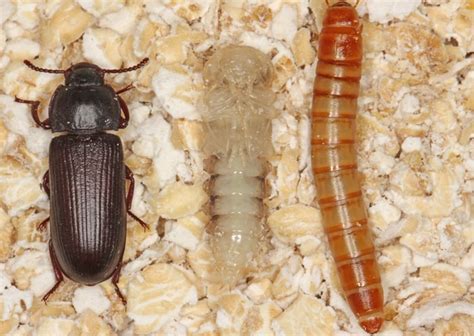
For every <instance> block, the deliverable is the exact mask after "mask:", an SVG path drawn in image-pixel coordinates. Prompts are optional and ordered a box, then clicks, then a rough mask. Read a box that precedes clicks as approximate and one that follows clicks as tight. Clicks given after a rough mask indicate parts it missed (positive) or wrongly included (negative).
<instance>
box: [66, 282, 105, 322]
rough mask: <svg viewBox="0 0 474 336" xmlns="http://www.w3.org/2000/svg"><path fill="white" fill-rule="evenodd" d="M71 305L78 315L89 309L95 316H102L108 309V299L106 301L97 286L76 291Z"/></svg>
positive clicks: (80, 288) (102, 292)
mask: <svg viewBox="0 0 474 336" xmlns="http://www.w3.org/2000/svg"><path fill="white" fill-rule="evenodd" d="M72 304H73V306H74V309H75V310H76V311H77V312H78V313H82V312H83V311H85V310H86V309H90V310H92V311H93V312H94V313H96V314H97V315H100V314H102V313H103V312H105V311H106V310H107V309H109V307H110V301H109V299H107V297H106V296H105V294H104V291H103V290H102V288H101V287H100V286H98V285H97V286H93V287H79V288H78V289H76V290H75V291H74V297H73V298H72Z"/></svg>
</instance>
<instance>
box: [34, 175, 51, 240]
mask: <svg viewBox="0 0 474 336" xmlns="http://www.w3.org/2000/svg"><path fill="white" fill-rule="evenodd" d="M41 185H42V186H43V189H44V191H45V192H46V194H48V197H49V170H48V171H47V172H46V173H44V175H43V182H42V183H41ZM48 222H49V217H48V218H46V219H45V220H44V221H42V222H41V223H39V224H38V226H37V229H38V230H39V231H44V229H46V224H48Z"/></svg>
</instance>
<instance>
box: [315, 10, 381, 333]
mask: <svg viewBox="0 0 474 336" xmlns="http://www.w3.org/2000/svg"><path fill="white" fill-rule="evenodd" d="M361 29H362V26H361V24H360V22H359V19H358V14H357V12H356V10H355V8H354V7H353V6H351V5H350V4H349V3H347V2H345V1H339V2H337V3H335V4H334V5H332V6H329V7H328V10H327V12H326V16H325V18H324V22H323V28H322V31H321V34H320V36H319V48H318V65H317V69H316V74H317V77H316V80H315V85H314V92H313V107H312V139H311V144H312V151H311V154H312V164H313V173H314V178H315V183H316V188H317V192H318V201H319V206H320V208H321V213H322V218H323V225H324V230H325V232H326V235H327V238H328V241H329V246H330V248H331V252H332V255H333V257H334V260H335V262H336V267H337V271H338V275H339V280H340V283H341V285H342V289H343V291H344V294H345V296H346V299H347V301H348V303H349V305H350V307H351V308H352V311H353V312H354V313H355V315H356V316H357V317H358V319H359V322H360V324H361V326H362V327H363V328H364V329H365V330H366V331H367V332H370V333H374V332H376V331H378V330H379V329H380V327H381V325H382V323H383V291H382V287H381V284H380V274H379V268H378V265H377V260H376V256H375V248H374V244H373V242H372V236H371V232H370V228H369V227H368V225H367V215H366V209H365V205H364V200H363V198H362V192H361V188H360V184H359V179H358V172H357V154H356V150H355V118H356V115H357V98H358V95H359V81H360V77H361V62H362V38H361Z"/></svg>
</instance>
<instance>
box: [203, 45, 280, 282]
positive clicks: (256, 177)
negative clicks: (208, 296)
mask: <svg viewBox="0 0 474 336" xmlns="http://www.w3.org/2000/svg"><path fill="white" fill-rule="evenodd" d="M272 71H273V70H272V64H271V62H270V60H269V59H268V58H267V56H266V55H265V54H263V53H261V52H260V51H258V50H256V49H254V48H250V47H243V46H230V47H226V48H223V49H221V50H219V51H217V52H216V53H215V54H214V55H213V56H212V57H211V59H210V60H209V61H208V62H207V63H206V67H205V70H204V79H205V81H206V84H207V85H208V87H209V90H208V91H207V93H206V95H205V97H204V104H205V111H204V113H203V119H204V122H205V123H206V126H207V130H208V137H207V141H206V146H205V151H206V153H207V154H208V155H210V156H214V157H215V159H216V160H215V164H214V167H213V169H212V178H211V183H210V188H209V189H210V194H211V216H212V221H211V227H210V230H209V233H210V234H211V238H210V244H211V249H212V251H213V254H214V257H215V259H216V269H217V273H218V275H219V277H220V281H221V282H223V283H226V284H229V285H231V286H232V285H235V284H236V283H237V282H238V281H239V280H240V278H242V277H243V276H244V275H245V274H246V272H247V270H248V267H249V264H250V262H251V261H252V259H253V258H254V257H255V255H256V253H257V251H258V249H259V245H260V241H261V240H262V236H263V232H264V230H263V221H264V217H265V216H264V215H265V209H264V205H263V199H264V197H265V192H264V178H265V175H266V172H265V161H264V158H265V156H267V155H268V153H269V151H270V150H271V118H272V117H273V113H272V111H273V109H272V103H273V99H274V95H273V92H272V91H271V89H270V88H269V87H268V85H269V84H270V83H271V76H272Z"/></svg>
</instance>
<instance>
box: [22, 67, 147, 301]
mask: <svg viewBox="0 0 474 336" xmlns="http://www.w3.org/2000/svg"><path fill="white" fill-rule="evenodd" d="M147 62H148V59H147V58H145V59H144V60H142V61H141V62H140V63H138V64H137V65H135V66H132V67H129V68H122V69H113V70H108V69H101V68H100V67H98V66H96V65H94V64H90V63H78V64H74V65H72V66H71V67H70V68H68V69H67V70H52V69H44V68H39V67H37V66H35V65H33V64H32V63H31V62H29V61H24V63H25V64H26V65H27V66H28V67H29V68H31V69H33V70H35V71H39V72H46V73H57V74H64V76H65V78H66V81H65V85H60V86H59V87H58V88H57V89H56V91H55V92H54V94H53V97H52V99H51V103H50V105H49V110H48V112H49V118H48V119H46V120H44V121H41V120H40V118H39V114H38V108H39V104H40V102H39V101H31V100H24V99H20V98H16V101H17V102H20V103H26V104H30V105H31V113H32V115H33V119H34V120H35V122H36V124H37V125H38V126H40V127H42V128H44V129H51V130H52V131H53V132H65V133H66V134H64V135H60V136H58V137H55V138H54V139H53V140H52V142H51V145H50V151H49V171H48V172H46V174H45V175H44V177H43V188H44V190H45V191H46V193H47V194H48V195H49V197H50V200H51V217H50V218H47V219H46V220H45V221H43V222H42V223H41V224H40V225H39V228H40V229H44V228H45V225H46V223H47V222H48V220H49V221H50V241H49V253H50V256H51V262H52V264H53V269H54V273H55V276H56V284H55V285H54V287H53V288H52V289H51V290H50V291H49V292H48V293H47V294H46V295H45V296H44V297H43V300H44V301H46V300H47V299H48V297H49V296H50V295H51V294H52V293H53V292H54V291H55V290H56V289H57V288H58V286H59V285H60V283H61V282H62V281H63V275H66V276H67V277H68V278H70V279H72V280H74V281H76V282H79V283H81V284H84V285H95V284H97V283H100V282H102V281H105V280H106V279H108V278H110V277H112V283H113V284H114V286H115V291H116V293H117V295H118V296H119V297H120V299H121V300H122V302H123V303H124V304H125V303H126V300H125V298H124V297H123V295H122V293H121V292H120V289H119V288H118V286H117V283H118V280H119V276H120V268H121V264H122V257H123V252H124V250H125V239H126V216H127V213H128V214H129V215H130V216H131V217H133V218H134V219H135V220H137V221H138V222H139V223H140V224H141V225H142V226H143V227H144V228H145V229H147V228H148V225H147V224H145V223H144V222H143V221H142V220H140V219H139V218H138V217H137V216H135V215H134V214H133V213H132V212H131V211H130V208H131V204H132V198H133V189H134V179H133V175H132V172H131V171H130V169H129V168H128V167H127V166H125V164H124V161H123V149H122V143H121V141H120V138H119V137H118V136H116V135H114V134H108V133H105V131H110V130H117V129H119V128H125V127H126V126H127V124H128V120H129V113H128V108H127V105H126V104H125V101H124V100H123V99H122V98H121V97H120V96H119V94H120V93H122V92H125V91H127V90H129V89H131V88H132V87H133V86H132V85H129V86H127V87H125V88H124V89H122V90H119V91H114V89H113V88H112V87H111V86H109V85H106V84H105V83H104V75H105V74H106V73H121V72H126V71H134V70H137V69H139V68H141V67H142V66H144V65H145V64H146V63H147ZM122 112H123V117H122ZM126 179H128V180H129V181H130V186H129V189H128V192H127V194H126V192H125V180H126Z"/></svg>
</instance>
